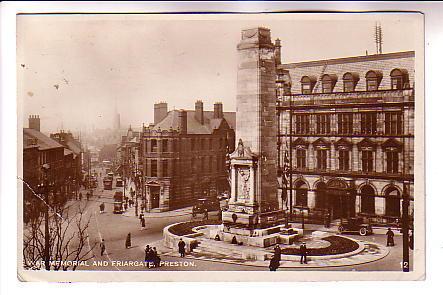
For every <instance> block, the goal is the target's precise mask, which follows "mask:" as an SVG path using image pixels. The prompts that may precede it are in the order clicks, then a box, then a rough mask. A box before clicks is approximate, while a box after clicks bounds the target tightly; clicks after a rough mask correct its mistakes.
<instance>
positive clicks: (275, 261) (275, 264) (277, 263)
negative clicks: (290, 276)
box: [269, 255, 280, 271]
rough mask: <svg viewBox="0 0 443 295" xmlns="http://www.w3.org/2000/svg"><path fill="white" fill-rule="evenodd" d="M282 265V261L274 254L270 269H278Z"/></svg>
mask: <svg viewBox="0 0 443 295" xmlns="http://www.w3.org/2000/svg"><path fill="white" fill-rule="evenodd" d="M279 266H280V261H279V260H278V259H277V258H276V257H275V255H274V256H272V258H271V261H269V270H270V271H276V270H277V268H279Z"/></svg>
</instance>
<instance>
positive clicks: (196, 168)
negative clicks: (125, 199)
mask: <svg viewBox="0 0 443 295" xmlns="http://www.w3.org/2000/svg"><path fill="white" fill-rule="evenodd" d="M159 163H160V165H162V173H159V169H158V168H159V167H158V166H159ZM178 163H179V162H178V161H177V160H168V159H163V160H160V161H157V159H151V160H150V169H148V167H145V170H146V171H149V172H150V174H147V176H148V177H172V176H176V175H179V174H181V175H185V174H189V173H192V174H195V173H202V174H205V173H214V172H218V171H225V170H226V166H225V165H226V162H225V159H224V158H223V157H218V158H217V157H201V158H199V159H197V158H190V159H189V160H181V171H180V167H178V166H177V165H178ZM169 165H173V166H172V167H169ZM169 168H171V171H172V173H170V171H169ZM214 169H215V170H214Z"/></svg>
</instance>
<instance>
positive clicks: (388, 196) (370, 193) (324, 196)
mask: <svg viewBox="0 0 443 295" xmlns="http://www.w3.org/2000/svg"><path fill="white" fill-rule="evenodd" d="M375 197H376V196H375V191H374V189H373V188H372V187H371V186H370V185H365V186H363V187H362V189H361V197H360V212H361V213H366V214H375ZM331 198H334V197H331V196H329V194H328V191H327V189H326V185H324V186H323V187H321V188H318V189H317V190H316V196H315V207H316V208H319V209H327V208H328V207H329V206H330V204H331V203H332V200H331ZM400 199H401V198H400V192H399V191H398V189H396V188H395V187H391V188H389V189H387V190H386V193H385V202H384V205H385V215H386V216H393V217H396V216H400ZM295 205H296V206H301V207H307V206H308V194H307V188H306V186H305V185H303V184H302V185H300V186H299V187H298V188H296V190H295ZM354 206H355V204H354Z"/></svg>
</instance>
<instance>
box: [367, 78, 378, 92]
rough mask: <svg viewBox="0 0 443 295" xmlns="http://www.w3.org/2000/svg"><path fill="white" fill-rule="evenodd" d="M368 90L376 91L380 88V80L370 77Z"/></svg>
mask: <svg viewBox="0 0 443 295" xmlns="http://www.w3.org/2000/svg"><path fill="white" fill-rule="evenodd" d="M366 90H367V91H376V90H378V81H377V79H368V80H367V81H366Z"/></svg>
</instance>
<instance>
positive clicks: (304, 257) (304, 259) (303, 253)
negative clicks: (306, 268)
mask: <svg viewBox="0 0 443 295" xmlns="http://www.w3.org/2000/svg"><path fill="white" fill-rule="evenodd" d="M303 263H304V264H308V248H307V247H306V243H305V242H303V243H302V244H301V246H300V264H303Z"/></svg>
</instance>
